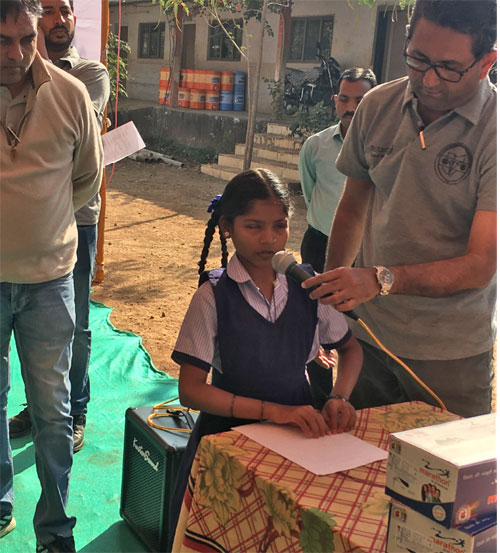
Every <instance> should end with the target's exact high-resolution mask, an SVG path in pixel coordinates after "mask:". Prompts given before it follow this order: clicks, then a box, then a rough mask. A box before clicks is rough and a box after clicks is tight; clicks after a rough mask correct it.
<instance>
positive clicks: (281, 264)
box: [272, 250, 358, 321]
mask: <svg viewBox="0 0 500 553" xmlns="http://www.w3.org/2000/svg"><path fill="white" fill-rule="evenodd" d="M272 263H273V269H274V270H275V271H276V272H277V273H280V274H282V275H286V276H288V277H290V278H291V279H292V280H295V282H298V283H299V284H301V283H302V282H304V280H307V279H308V278H311V277H312V276H313V275H311V274H309V273H308V272H307V271H306V270H304V269H303V268H302V267H301V266H300V265H299V264H298V263H297V261H296V260H295V257H293V254H291V253H290V252H286V251H284V250H282V251H280V252H276V253H275V254H274V255H273V261H272ZM320 286H321V284H317V285H316V286H311V287H310V288H309V289H308V290H309V291H310V292H312V291H313V290H316V288H319V287H320ZM331 295H332V294H331V293H328V294H325V295H324V296H322V297H324V298H326V297H328V296H331ZM343 313H344V315H347V316H348V317H350V318H351V319H354V320H355V321H357V320H358V316H357V315H356V313H354V311H343Z"/></svg>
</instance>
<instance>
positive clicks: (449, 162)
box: [434, 142, 472, 184]
mask: <svg viewBox="0 0 500 553" xmlns="http://www.w3.org/2000/svg"><path fill="white" fill-rule="evenodd" d="M471 165H472V154H471V152H470V150H469V149H468V148H467V146H465V144H462V143H460V142H455V143H454V144H450V145H449V146H446V148H443V149H442V150H441V151H440V152H439V154H438V155H437V157H436V162H435V165H434V168H435V170H436V173H437V175H438V177H439V178H440V179H441V180H442V181H443V182H445V183H446V184H458V183H459V182H462V181H463V180H464V179H465V178H467V177H468V175H469V173H470V169H471Z"/></svg>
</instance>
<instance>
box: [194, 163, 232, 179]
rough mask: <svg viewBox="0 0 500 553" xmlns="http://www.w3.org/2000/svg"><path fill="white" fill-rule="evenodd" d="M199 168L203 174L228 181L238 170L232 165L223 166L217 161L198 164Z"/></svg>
mask: <svg viewBox="0 0 500 553" xmlns="http://www.w3.org/2000/svg"><path fill="white" fill-rule="evenodd" d="M200 170H201V172H202V173H203V174H204V175H209V176H211V177H215V178H216V179H221V180H225V181H230V180H231V179H232V178H233V177H234V176H236V175H237V174H238V173H239V172H240V171H239V170H238V169H235V168H234V167H224V166H222V165H219V164H217V163H206V164H203V165H201V166H200Z"/></svg>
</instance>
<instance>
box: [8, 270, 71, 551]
mask: <svg viewBox="0 0 500 553" xmlns="http://www.w3.org/2000/svg"><path fill="white" fill-rule="evenodd" d="M74 329H75V299H74V288H73V276H72V273H69V274H67V275H65V276H63V277H60V278H58V279H55V280H52V281H49V282H41V283H38V284H12V283H9V282H2V283H0V351H1V364H0V513H2V514H5V513H10V512H11V511H12V509H13V504H14V501H13V500H14V490H13V480H14V476H13V464H12V451H11V448H10V443H9V432H8V422H7V394H8V391H9V387H10V365H9V353H10V339H11V335H12V332H14V338H15V341H16V346H17V351H18V355H19V360H20V363H21V373H22V377H23V380H24V386H25V390H26V397H27V400H28V408H29V412H30V416H31V421H32V424H33V441H34V444H35V460H36V468H37V472H38V477H39V479H40V485H41V488H42V493H41V495H40V499H39V501H38V504H37V506H36V510H35V516H34V519H33V524H34V527H35V534H36V536H37V539H38V540H39V541H40V542H42V543H47V542H49V541H51V540H52V539H53V537H54V536H55V535H60V536H65V537H68V536H71V535H72V529H73V527H74V525H75V522H76V519H75V518H74V517H69V516H67V514H66V509H65V506H66V502H67V499H68V485H69V475H70V471H71V465H72V462H73V427H72V418H71V415H70V382H69V367H70V362H71V341H72V338H73V332H74Z"/></svg>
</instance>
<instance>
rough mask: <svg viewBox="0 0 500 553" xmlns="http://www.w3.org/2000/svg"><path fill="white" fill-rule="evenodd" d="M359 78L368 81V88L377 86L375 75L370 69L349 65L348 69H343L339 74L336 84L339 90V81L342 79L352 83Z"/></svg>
mask: <svg viewBox="0 0 500 553" xmlns="http://www.w3.org/2000/svg"><path fill="white" fill-rule="evenodd" d="M361 79H363V80H365V81H368V82H369V83H370V85H371V87H370V88H373V87H374V86H377V77H375V73H374V72H373V71H372V70H371V69H363V68H362V67H350V68H349V69H346V70H345V71H343V72H342V75H340V79H339V85H338V86H339V90H340V83H341V82H342V81H349V82H351V83H354V82H356V81H360V80H361Z"/></svg>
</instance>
